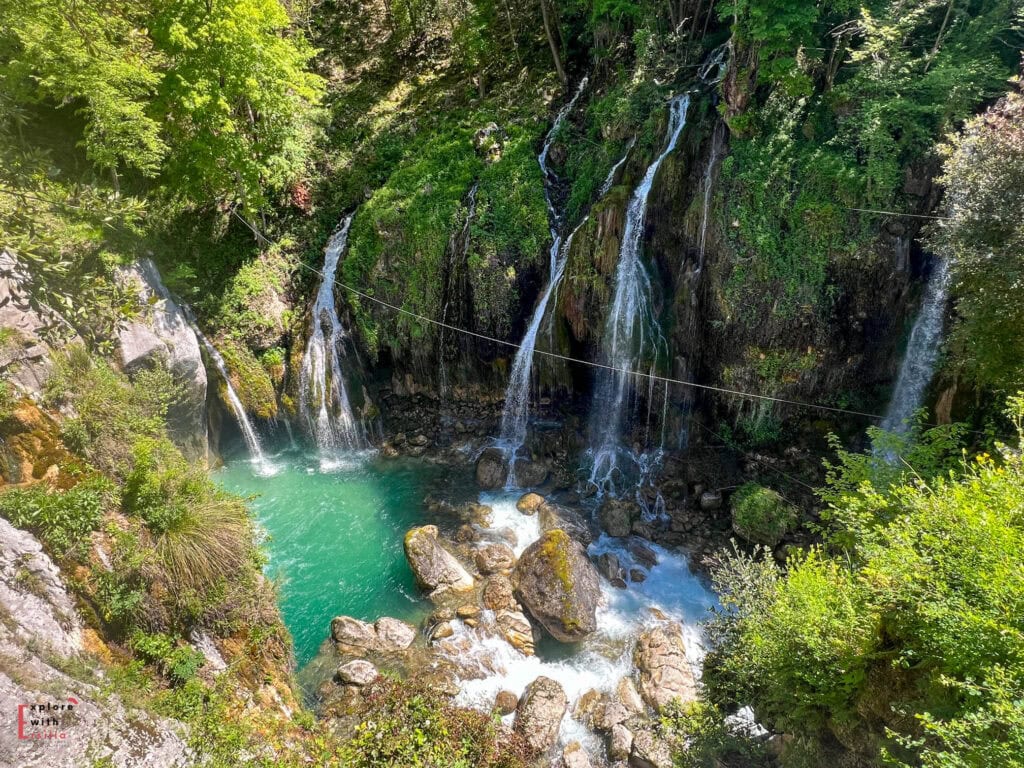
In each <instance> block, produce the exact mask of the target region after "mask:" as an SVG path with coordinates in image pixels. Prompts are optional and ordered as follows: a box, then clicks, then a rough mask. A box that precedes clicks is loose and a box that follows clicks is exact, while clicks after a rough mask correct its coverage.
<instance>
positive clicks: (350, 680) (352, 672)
mask: <svg viewBox="0 0 1024 768" xmlns="http://www.w3.org/2000/svg"><path fill="white" fill-rule="evenodd" d="M335 674H336V676H337V678H338V679H339V680H340V681H341V682H342V683H345V684H346V685H355V686H357V687H362V686H364V685H369V684H370V683H372V682H373V681H374V680H376V679H377V674H378V673H377V668H376V667H375V666H373V664H371V663H370V662H368V661H366V660H365V659H353V660H352V661H349V662H347V663H345V664H342V665H341V666H340V667H338V671H337V672H336V673H335Z"/></svg>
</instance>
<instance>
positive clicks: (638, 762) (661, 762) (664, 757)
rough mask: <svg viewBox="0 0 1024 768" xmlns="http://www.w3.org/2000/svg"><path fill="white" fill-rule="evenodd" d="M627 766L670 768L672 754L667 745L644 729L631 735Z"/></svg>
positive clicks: (636, 767)
mask: <svg viewBox="0 0 1024 768" xmlns="http://www.w3.org/2000/svg"><path fill="white" fill-rule="evenodd" d="M629 765H630V768H672V753H671V751H670V750H669V748H668V744H666V743H665V742H664V741H662V740H661V739H660V738H658V736H657V735H656V734H654V733H653V732H652V731H650V730H647V729H644V730H641V731H638V732H637V733H636V734H634V735H633V748H632V751H631V752H630V754H629Z"/></svg>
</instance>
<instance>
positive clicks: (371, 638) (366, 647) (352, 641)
mask: <svg viewBox="0 0 1024 768" xmlns="http://www.w3.org/2000/svg"><path fill="white" fill-rule="evenodd" d="M331 639H333V640H334V642H335V643H337V644H338V645H340V646H343V647H344V648H346V649H349V648H351V649H356V650H360V651H375V650H377V630H376V629H374V628H373V624H367V623H366V622H365V621H360V620H359V619H354V618H352V617H351V616H336V617H335V618H333V619H332V620H331Z"/></svg>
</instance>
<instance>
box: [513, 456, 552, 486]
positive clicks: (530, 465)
mask: <svg viewBox="0 0 1024 768" xmlns="http://www.w3.org/2000/svg"><path fill="white" fill-rule="evenodd" d="M547 479H548V466H547V464H545V463H544V462H542V461H533V460H532V459H522V458H520V459H516V485H518V486H519V487H520V488H535V487H537V486H538V485H542V484H543V483H544V481H545V480H547Z"/></svg>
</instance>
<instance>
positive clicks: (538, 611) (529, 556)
mask: <svg viewBox="0 0 1024 768" xmlns="http://www.w3.org/2000/svg"><path fill="white" fill-rule="evenodd" d="M512 583H513V586H514V588H515V594H516V597H517V598H518V600H519V601H520V602H521V603H522V604H523V605H524V606H526V609H527V610H528V611H529V612H530V615H531V616H533V618H534V619H536V620H537V622H538V623H539V624H540V625H541V626H543V627H544V629H546V630H547V631H548V633H550V634H551V636H552V637H554V638H555V639H557V640H560V641H562V642H563V643H574V642H577V641H579V640H582V639H583V638H585V637H586V636H587V635H589V634H590V633H592V632H593V631H594V630H595V629H597V602H598V599H599V598H600V595H601V587H600V579H599V577H598V573H597V569H596V568H595V567H594V565H593V564H592V563H591V562H590V559H589V558H588V557H587V553H586V551H585V550H584V549H583V546H582V545H581V544H580V543H579V542H578V541H575V540H573V539H572V538H570V536H569V534H567V533H566V532H565V531H563V530H561V529H557V528H556V529H554V530H550V531H547V532H546V533H545V534H544V535H543V536H541V537H540V538H539V539H538V540H537V541H535V542H534V543H533V544H531V545H530V546H529V547H527V548H526V550H525V551H524V552H523V554H522V556H521V557H520V558H519V562H518V564H517V565H516V569H515V571H514V572H513V576H512Z"/></svg>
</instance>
